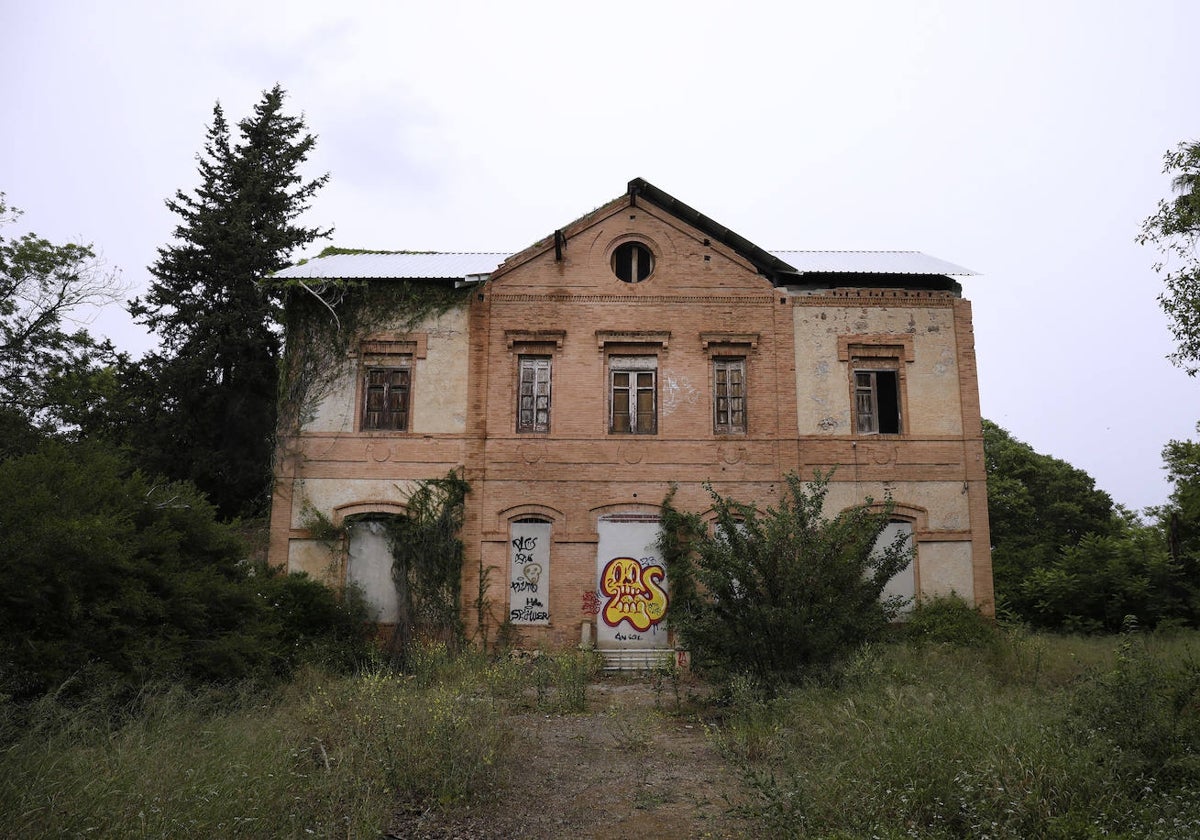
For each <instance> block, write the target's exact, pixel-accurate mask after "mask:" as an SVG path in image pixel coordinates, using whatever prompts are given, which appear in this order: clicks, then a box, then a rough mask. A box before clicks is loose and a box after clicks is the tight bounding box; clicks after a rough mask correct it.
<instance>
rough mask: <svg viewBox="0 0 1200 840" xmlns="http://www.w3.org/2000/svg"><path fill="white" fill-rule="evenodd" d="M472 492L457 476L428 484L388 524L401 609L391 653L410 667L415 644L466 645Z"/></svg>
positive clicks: (422, 485)
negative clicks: (466, 541)
mask: <svg viewBox="0 0 1200 840" xmlns="http://www.w3.org/2000/svg"><path fill="white" fill-rule="evenodd" d="M469 489H470V488H469V486H468V484H467V482H466V481H465V480H464V479H463V478H462V476H460V475H459V474H458V473H456V472H451V473H450V474H449V475H447V476H446V477H445V478H436V479H425V480H423V481H421V482H420V484H419V486H418V487H417V489H416V490H415V491H414V492H413V494H412V495H411V496H410V497H409V499H408V504H407V505H406V512H405V515H404V516H393V517H389V518H388V520H387V523H388V542H389V544H390V546H391V550H392V559H393V562H392V580H393V582H394V583H395V585H396V593H397V595H398V596H399V606H400V610H399V613H400V614H399V618H398V619H397V621H396V627H395V630H394V632H393V635H392V640H391V648H392V653H393V655H394V656H395V657H396V659H397V660H398V661H399V662H400V663H401V664H407V663H406V660H407V657H408V653H409V646H410V644H411V643H412V642H413V641H414V640H420V641H430V640H437V641H440V642H444V643H446V644H448V645H450V647H451V648H452V649H456V648H457V647H458V646H459V645H460V644H461V643H462V640H463V625H462V565H463V543H462V538H461V531H462V524H463V513H464V508H465V504H466V495H467V492H468V491H469Z"/></svg>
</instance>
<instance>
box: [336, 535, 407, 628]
mask: <svg viewBox="0 0 1200 840" xmlns="http://www.w3.org/2000/svg"><path fill="white" fill-rule="evenodd" d="M347 530H348V531H349V534H350V541H349V542H350V546H349V549H348V550H347V552H346V554H347V557H346V583H347V584H354V585H357V586H358V587H359V588H360V589H361V590H362V593H363V596H364V598H365V599H366V602H367V604H368V605H369V606H370V608H371V612H372V616H371V618H372V620H374V621H378V622H379V623H380V624H395V623H396V621H397V620H398V619H399V617H400V599H399V597H398V596H397V595H396V584H395V583H394V582H393V581H392V549H391V545H390V544H389V542H388V536H387V528H386V527H385V526H384V523H383V522H381V521H379V520H377V519H365V520H364V519H360V520H358V521H356V522H353V523H352V524H350V525H349V527H348V528H347Z"/></svg>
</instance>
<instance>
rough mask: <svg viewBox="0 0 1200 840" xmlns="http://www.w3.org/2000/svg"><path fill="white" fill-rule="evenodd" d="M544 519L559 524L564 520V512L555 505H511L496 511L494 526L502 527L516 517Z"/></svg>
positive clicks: (513, 520) (515, 519) (516, 518)
mask: <svg viewBox="0 0 1200 840" xmlns="http://www.w3.org/2000/svg"><path fill="white" fill-rule="evenodd" d="M527 518H528V519H544V520H546V521H547V522H553V523H554V524H555V525H560V524H562V523H565V522H566V514H564V513H563V512H562V511H561V510H559V509H558V508H556V507H551V506H550V505H539V504H523V505H513V506H512V507H507V508H505V509H504V510H500V511H497V512H496V527H497V528H500V529H503V528H505V527H507V526H508V523H510V522H515V521H517V520H518V519H527Z"/></svg>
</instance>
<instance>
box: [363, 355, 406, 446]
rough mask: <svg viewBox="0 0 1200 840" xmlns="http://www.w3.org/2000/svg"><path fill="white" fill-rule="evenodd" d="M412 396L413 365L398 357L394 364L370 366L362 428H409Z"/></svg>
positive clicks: (401, 429) (398, 430)
mask: <svg viewBox="0 0 1200 840" xmlns="http://www.w3.org/2000/svg"><path fill="white" fill-rule="evenodd" d="M411 396H412V367H411V365H410V363H409V362H408V360H407V358H405V357H397V364H396V366H394V367H371V368H367V369H366V372H365V376H364V383H363V412H362V428H363V430H365V431H370V430H377V429H386V430H391V431H397V432H406V431H408V412H409V405H410V402H411Z"/></svg>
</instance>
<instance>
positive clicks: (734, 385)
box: [712, 356, 747, 435]
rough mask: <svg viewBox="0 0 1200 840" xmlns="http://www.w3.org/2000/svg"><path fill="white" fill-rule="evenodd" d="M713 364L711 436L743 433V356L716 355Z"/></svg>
mask: <svg viewBox="0 0 1200 840" xmlns="http://www.w3.org/2000/svg"><path fill="white" fill-rule="evenodd" d="M712 365H713V379H712V382H713V434H718V435H733V434H742V435H744V434H745V433H746V426H747V415H746V357H745V356H717V357H714V358H713V360H712Z"/></svg>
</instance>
